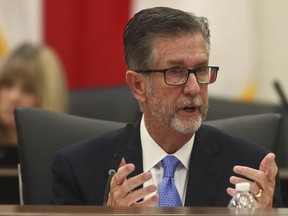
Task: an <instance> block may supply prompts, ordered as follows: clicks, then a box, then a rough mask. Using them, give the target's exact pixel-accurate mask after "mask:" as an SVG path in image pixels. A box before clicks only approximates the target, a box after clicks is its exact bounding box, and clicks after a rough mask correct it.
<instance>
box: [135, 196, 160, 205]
mask: <svg viewBox="0 0 288 216" xmlns="http://www.w3.org/2000/svg"><path fill="white" fill-rule="evenodd" d="M158 201H159V195H158V194H154V195H152V196H151V197H149V198H147V199H145V200H144V201H141V202H138V203H136V206H152V205H154V204H155V203H157V202H158Z"/></svg>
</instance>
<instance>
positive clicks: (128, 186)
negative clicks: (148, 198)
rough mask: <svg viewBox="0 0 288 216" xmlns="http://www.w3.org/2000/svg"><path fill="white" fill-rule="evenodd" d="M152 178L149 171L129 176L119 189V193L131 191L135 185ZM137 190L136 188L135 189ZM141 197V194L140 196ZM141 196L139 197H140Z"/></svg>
mask: <svg viewBox="0 0 288 216" xmlns="http://www.w3.org/2000/svg"><path fill="white" fill-rule="evenodd" d="M151 178H152V174H151V173H150V172H146V173H141V174H139V175H137V176H134V177H131V178H129V179H127V180H126V181H125V182H124V183H123V185H122V187H121V188H120V189H119V191H120V192H121V193H128V192H131V191H133V190H134V189H135V188H136V187H138V186H140V185H142V184H143V183H144V182H146V181H148V180H150V179H151ZM137 191H138V190H137ZM145 195H146V194H145ZM142 197H143V196H142ZM142 197H141V198H142Z"/></svg>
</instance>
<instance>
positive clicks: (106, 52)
mask: <svg viewBox="0 0 288 216" xmlns="http://www.w3.org/2000/svg"><path fill="white" fill-rule="evenodd" d="M43 11H44V23H43V24H44V42H45V43H47V44H48V45H50V46H52V47H53V48H54V49H55V50H56V51H57V52H58V54H59V56H60V58H61V60H62V62H63V65H64V68H65V71H66V74H67V79H68V84H69V87H70V89H76V88H89V87H95V86H111V85H120V84H125V83H126V81H125V64H124V54H123V30H124V28H125V25H126V23H127V21H128V19H129V15H130V1H129V0H104V1H98V0H44V9H43Z"/></svg>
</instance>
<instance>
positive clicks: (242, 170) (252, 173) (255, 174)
mask: <svg viewBox="0 0 288 216" xmlns="http://www.w3.org/2000/svg"><path fill="white" fill-rule="evenodd" d="M233 171H234V172H235V173H237V174H239V175H242V176H245V177H247V178H249V179H251V180H253V181H255V182H257V183H258V184H261V185H264V184H265V183H266V176H265V174H264V173H263V172H262V171H260V170H256V169H253V168H250V167H246V166H235V167H234V168H233Z"/></svg>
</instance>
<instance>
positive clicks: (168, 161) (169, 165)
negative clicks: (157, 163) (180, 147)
mask: <svg viewBox="0 0 288 216" xmlns="http://www.w3.org/2000/svg"><path fill="white" fill-rule="evenodd" d="M162 162H163V166H164V177H174V173H175V170H176V168H177V166H178V164H179V162H180V161H179V160H178V159H177V158H176V157H175V156H173V155H167V156H166V157H165V158H163V160H162Z"/></svg>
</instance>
